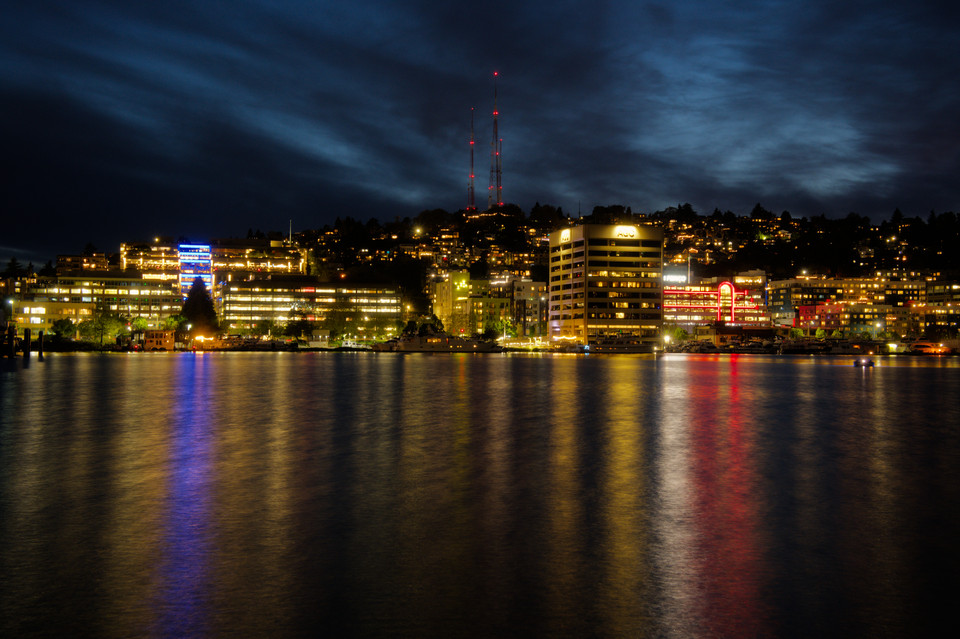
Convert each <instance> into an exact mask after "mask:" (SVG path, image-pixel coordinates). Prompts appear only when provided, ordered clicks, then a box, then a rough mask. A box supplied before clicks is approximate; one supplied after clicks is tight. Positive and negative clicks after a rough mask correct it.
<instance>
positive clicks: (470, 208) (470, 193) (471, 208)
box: [467, 107, 477, 213]
mask: <svg viewBox="0 0 960 639" xmlns="http://www.w3.org/2000/svg"><path fill="white" fill-rule="evenodd" d="M475 110H476V109H475V108H474V107H470V184H469V185H468V186H467V213H469V212H471V211H476V210H477V205H476V203H475V202H474V199H473V112H474V111H475Z"/></svg>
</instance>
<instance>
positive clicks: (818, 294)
mask: <svg viewBox="0 0 960 639" xmlns="http://www.w3.org/2000/svg"><path fill="white" fill-rule="evenodd" d="M839 299H843V285H842V283H841V282H839V281H837V280H833V279H827V278H825V277H822V276H816V275H810V276H807V275H802V276H798V277H795V278H792V279H789V280H774V281H772V282H769V283H768V284H767V307H768V309H769V311H770V319H771V321H772V322H773V323H774V324H775V325H778V326H791V327H792V326H795V325H796V321H797V317H798V313H799V308H800V307H801V306H816V305H818V304H825V303H827V302H829V301H835V300H839Z"/></svg>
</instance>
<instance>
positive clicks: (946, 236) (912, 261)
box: [0, 202, 960, 291]
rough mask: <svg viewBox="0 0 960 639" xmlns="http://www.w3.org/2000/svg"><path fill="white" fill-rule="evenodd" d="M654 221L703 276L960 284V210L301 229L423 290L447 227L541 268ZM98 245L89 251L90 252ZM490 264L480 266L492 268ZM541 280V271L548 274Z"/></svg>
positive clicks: (335, 255) (333, 269)
mask: <svg viewBox="0 0 960 639" xmlns="http://www.w3.org/2000/svg"><path fill="white" fill-rule="evenodd" d="M581 223H598V224H616V223H647V224H650V223H652V224H656V225H658V226H661V227H663V228H664V230H665V237H666V241H665V259H666V260H670V259H671V258H673V257H674V256H677V255H679V254H684V253H686V254H689V255H690V257H691V260H692V261H693V262H694V263H695V264H696V269H697V272H698V274H701V275H705V276H710V275H723V274H729V273H733V272H738V271H744V270H750V269H762V270H764V271H766V272H767V273H768V274H769V276H770V277H771V278H774V279H777V278H787V277H793V276H795V275H797V274H798V273H800V272H801V271H804V270H806V271H807V272H809V273H818V274H823V275H832V276H841V277H855V276H864V275H873V274H874V273H875V272H876V271H877V270H884V271H889V270H897V271H900V272H904V273H906V272H919V273H939V274H940V275H941V277H944V278H951V279H956V278H957V277H958V276H960V265H958V260H957V259H956V258H955V255H957V252H958V250H960V224H958V219H957V215H956V214H955V213H953V212H946V213H936V212H933V211H931V212H930V213H929V214H927V215H926V216H925V217H920V216H913V217H910V216H906V215H904V214H903V213H902V212H901V211H900V210H899V209H895V210H894V211H893V212H892V213H891V215H890V217H889V218H887V219H885V220H883V221H882V222H880V223H878V224H875V223H873V222H872V221H871V220H870V218H868V217H866V216H861V215H858V214H857V213H849V214H848V215H847V216H846V217H843V218H827V217H826V216H825V215H818V216H815V217H811V218H807V217H799V218H798V217H794V216H792V215H791V214H790V212H789V211H782V212H780V213H775V212H772V211H769V210H767V209H765V208H764V207H763V206H762V205H761V204H759V203H758V204H757V205H756V206H754V207H753V209H752V210H751V211H750V212H749V213H748V214H740V215H738V214H736V213H734V212H732V211H729V210H727V211H721V210H720V209H714V210H713V212H712V213H710V214H700V213H698V212H697V211H696V210H694V208H693V207H692V206H691V205H690V204H679V205H677V206H676V207H668V208H666V209H663V210H660V211H654V212H652V213H634V212H633V211H632V210H631V208H630V207H625V206H622V205H610V206H597V207H594V208H593V210H592V211H591V212H590V213H589V214H588V215H583V216H578V217H571V216H570V215H568V214H566V213H565V212H564V211H563V209H561V208H560V207H555V206H551V205H549V204H540V203H539V202H537V203H536V204H535V205H534V206H533V207H532V208H531V209H530V211H529V212H524V211H523V210H522V209H521V208H520V207H518V206H516V205H513V204H507V205H505V206H504V207H503V208H502V209H501V210H499V211H497V214H495V215H481V216H474V217H473V218H471V217H469V216H467V215H466V214H465V212H464V211H462V210H460V211H456V212H448V211H445V210H443V209H429V210H424V211H422V212H420V213H419V214H418V215H416V216H414V217H412V218H411V217H404V218H394V219H393V220H392V221H388V222H381V221H380V220H378V219H377V218H371V219H369V220H366V221H363V220H358V219H354V218H352V217H339V218H337V220H336V222H334V224H332V225H329V224H328V225H325V226H323V227H322V228H319V229H312V230H305V231H300V232H298V233H297V234H296V239H297V241H298V243H299V244H300V245H301V246H304V247H306V248H309V249H311V250H310V272H311V274H313V275H319V276H320V277H322V278H324V279H334V278H335V277H336V278H341V279H348V280H349V281H354V282H395V283H397V284H400V285H401V286H402V287H403V289H404V290H406V291H414V290H422V288H423V282H424V277H425V273H426V269H425V267H424V264H423V263H422V262H423V260H417V259H416V258H415V257H413V256H411V255H409V251H404V250H403V247H404V246H407V247H409V246H411V245H427V244H433V243H436V242H438V241H441V237H440V236H441V234H442V232H443V231H452V232H453V233H456V235H457V242H458V244H459V245H460V246H463V247H468V248H471V249H473V251H472V253H473V254H480V255H482V254H483V253H484V251H487V250H490V249H491V248H492V247H494V246H495V247H496V248H497V249H499V250H501V251H508V252H514V253H522V254H529V255H530V256H531V260H530V261H531V263H532V264H534V265H536V264H542V259H538V258H542V255H540V253H542V251H543V250H544V246H543V243H542V242H541V241H540V238H542V237H543V236H544V235H546V234H547V233H550V232H551V231H554V230H556V229H559V228H561V227H563V226H565V225H568V224H581ZM247 236H248V238H262V239H284V238H285V237H286V234H284V233H281V232H278V231H270V232H267V233H264V232H262V231H260V230H257V231H254V230H252V229H251V230H250V231H249V232H248V234H247ZM90 250H92V249H91V245H88V246H87V248H85V249H84V251H85V253H87V252H89V251H90ZM484 268H485V264H484V260H483V258H480V263H477V264H474V265H472V266H471V271H476V272H477V273H478V274H480V273H482V272H483V271H484ZM535 270H537V271H538V272H536V273H532V275H534V276H537V275H540V274H541V273H539V270H540V269H535ZM33 273H37V274H39V275H53V274H54V273H55V269H54V266H53V264H52V263H51V262H47V263H46V264H45V265H44V266H43V267H42V268H40V269H36V268H35V267H34V265H33V264H27V265H23V264H21V263H20V262H19V261H17V260H16V259H11V260H10V261H9V262H8V263H7V264H6V267H5V269H4V270H3V271H2V273H0V276H3V277H11V276H19V275H27V274H33Z"/></svg>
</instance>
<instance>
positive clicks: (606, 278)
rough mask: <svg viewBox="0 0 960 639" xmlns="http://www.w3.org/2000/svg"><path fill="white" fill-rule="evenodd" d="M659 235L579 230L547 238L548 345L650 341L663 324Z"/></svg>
mask: <svg viewBox="0 0 960 639" xmlns="http://www.w3.org/2000/svg"><path fill="white" fill-rule="evenodd" d="M662 273H663V231H662V230H660V229H658V228H655V227H652V226H634V225H613V224H609V225H607V224H584V225H581V226H574V227H571V228H567V229H563V230H560V231H554V232H553V233H551V234H550V281H549V298H550V299H549V326H550V336H551V338H552V339H554V340H557V339H565V340H571V341H573V342H576V343H580V344H594V343H597V342H598V341H601V340H603V339H604V338H608V337H614V336H634V337H641V338H642V339H644V340H649V341H655V340H656V339H657V338H658V336H659V333H660V329H661V326H662V322H663V311H662V309H661V304H662V291H661V278H662Z"/></svg>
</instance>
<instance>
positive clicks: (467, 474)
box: [0, 353, 960, 637]
mask: <svg viewBox="0 0 960 639" xmlns="http://www.w3.org/2000/svg"><path fill="white" fill-rule="evenodd" d="M0 365H2V368H0V371H2V373H0V374H2V378H0V390H2V396H0V410H2V413H0V420H2V422H0V423H2V429H0V478H2V482H0V531H2V537H0V542H2V547H0V559H2V564H0V570H2V575H0V580H2V581H0V584H2V589H0V593H2V594H0V601H2V609H0V613H2V621H0V630H2V632H0V634H2V635H4V636H11V637H14V636H32V635H46V636H80V635H91V636H103V637H127V636H190V635H193V636H196V635H205V636H298V635H312V634H316V633H318V632H323V633H325V634H329V635H333V636H342V635H356V636H363V637H367V636H384V635H400V636H439V635H444V636H489V637H494V636H577V637H580V636H658V637H659V636H667V637H691V636H797V637H809V636H822V635H835V636H851V635H859V636H884V635H886V636H903V635H918V634H925V633H932V631H933V629H934V626H933V624H934V622H935V621H937V620H939V619H942V618H952V616H953V615H952V613H950V615H947V614H946V612H945V611H946V610H949V608H948V606H950V605H952V603H953V602H952V600H948V598H947V597H948V595H947V593H948V592H950V590H949V588H950V586H951V585H954V586H955V584H956V575H957V574H958V573H957V568H958V565H957V564H958V562H957V550H956V547H955V539H956V535H957V533H958V532H960V530H958V515H957V512H958V511H957V506H958V505H960V500H958V492H960V481H958V480H960V473H958V462H960V436H958V426H957V425H958V424H960V402H958V397H957V389H958V382H960V367H958V366H957V362H956V361H955V360H944V361H942V362H941V361H939V360H926V359H924V360H919V359H914V360H889V361H887V360H884V361H882V362H881V365H880V366H878V367H877V368H875V369H867V370H860V369H854V368H853V367H852V366H850V365H849V360H839V359H836V360H831V359H817V358H797V359H788V358H782V359H773V358H763V357H757V358H749V357H740V358H737V357H732V358H731V357H709V356H706V357H695V356H686V357H684V356H667V357H665V358H662V359H660V360H653V359H647V358H644V357H630V356H612V357H596V356H588V357H582V356H524V355H513V356H507V355H487V356H470V355H416V354H414V355H400V354H370V353H357V354H350V353H337V354H333V353H310V354H268V353H222V354H207V355H192V354H176V355H147V354H141V355H133V356H96V355H93V356H90V355H77V356H71V355H54V356H48V358H47V361H45V362H38V361H36V360H31V361H30V362H29V363H28V364H24V363H23V362H22V361H19V360H17V361H13V360H3V361H2V362H0ZM945 587H946V589H944V588H945Z"/></svg>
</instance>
